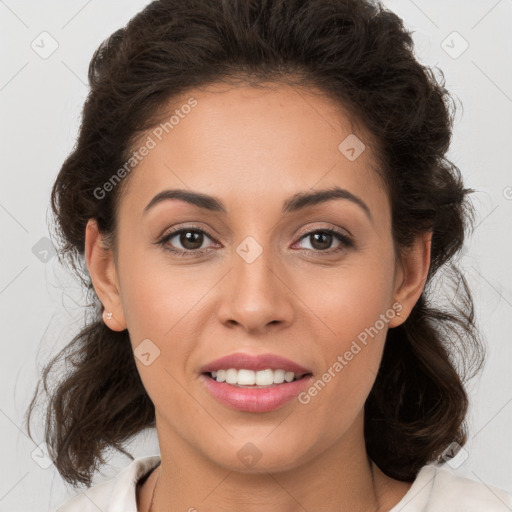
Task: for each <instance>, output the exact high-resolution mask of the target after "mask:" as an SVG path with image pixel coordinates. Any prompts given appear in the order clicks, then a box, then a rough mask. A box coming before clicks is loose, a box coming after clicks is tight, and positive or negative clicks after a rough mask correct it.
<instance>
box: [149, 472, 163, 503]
mask: <svg viewBox="0 0 512 512" xmlns="http://www.w3.org/2000/svg"><path fill="white" fill-rule="evenodd" d="M161 473H162V467H161V466H160V469H159V470H158V476H157V477H156V482H155V487H153V493H152V494H151V503H150V504H149V511H148V512H151V511H152V510H153V500H154V499H155V491H156V486H157V485H158V480H159V479H160V474H161Z"/></svg>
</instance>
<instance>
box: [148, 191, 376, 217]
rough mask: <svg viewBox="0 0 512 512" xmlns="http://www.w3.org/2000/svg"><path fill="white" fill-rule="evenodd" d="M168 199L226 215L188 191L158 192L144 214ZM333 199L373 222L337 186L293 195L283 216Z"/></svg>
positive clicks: (204, 197)
mask: <svg viewBox="0 0 512 512" xmlns="http://www.w3.org/2000/svg"><path fill="white" fill-rule="evenodd" d="M168 199H180V200H181V201H185V202H187V203H189V204H192V205H194V206H197V207H199V208H202V209H204V210H209V211H212V212H220V213H227V210H226V208H225V206H224V205H223V203H222V201H220V200H218V199H217V198H215V197H213V196H210V195H207V194H202V193H200V192H192V191H190V190H183V189H174V190H163V191H162V192H159V193H158V194H157V195H156V196H155V197H153V199H151V201H150V202H149V203H148V204H147V205H146V207H145V208H144V214H145V213H146V212H148V211H149V210H150V209H151V208H153V207H154V206H156V205H157V204H159V203H161V202H162V201H166V200H168ZM333 199H345V200H348V201H351V202H352V203H354V204H356V205H358V206H359V207H360V208H361V209H362V210H363V211H364V212H365V214H366V216H367V217H368V218H369V219H370V221H372V222H373V218H372V214H371V211H370V208H369V207H368V205H367V204H366V203H365V202H364V201H363V200H362V199H360V198H359V197H357V196H355V195H354V194H352V192H349V191H348V190H346V189H343V188H340V187H337V186H335V187H332V188H329V189H323V190H316V191H314V192H298V193H297V194H294V195H293V196H291V197H290V198H289V199H287V200H286V201H285V202H284V203H283V214H289V213H293V212H296V211H299V210H303V209H304V208H307V207H309V206H315V205H317V204H321V203H325V202H327V201H331V200H333Z"/></svg>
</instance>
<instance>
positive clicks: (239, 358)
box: [201, 352, 311, 377]
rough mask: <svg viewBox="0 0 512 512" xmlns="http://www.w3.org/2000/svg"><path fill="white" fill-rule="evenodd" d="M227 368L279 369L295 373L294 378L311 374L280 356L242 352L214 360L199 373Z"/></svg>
mask: <svg viewBox="0 0 512 512" xmlns="http://www.w3.org/2000/svg"><path fill="white" fill-rule="evenodd" d="M229 368H236V369H247V370H254V371H258V370H266V369H267V368H270V369H272V370H278V369H281V370H285V371H287V372H293V373H295V376H296V377H302V376H303V375H305V374H307V373H311V371H310V370H308V369H307V368H304V367H303V366H301V365H300V364H298V363H296V362H294V361H291V360H290V359H286V358H285V357H282V356H278V355H275V354H259V355H257V356H256V355H252V354H244V353H242V352H238V353H236V354H230V355H228V356H224V357H221V358H219V359H215V361H211V362H210V363H208V364H206V365H204V366H203V367H202V368H201V373H208V372H212V371H216V370H228V369H229Z"/></svg>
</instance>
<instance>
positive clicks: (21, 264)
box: [0, 0, 512, 512]
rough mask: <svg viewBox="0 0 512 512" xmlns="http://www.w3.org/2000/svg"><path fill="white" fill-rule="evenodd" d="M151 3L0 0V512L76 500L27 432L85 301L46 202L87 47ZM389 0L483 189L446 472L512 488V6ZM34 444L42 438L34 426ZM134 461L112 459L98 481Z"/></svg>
mask: <svg viewBox="0 0 512 512" xmlns="http://www.w3.org/2000/svg"><path fill="white" fill-rule="evenodd" d="M146 3H147V2H143V1H140V0H129V1H123V2H114V1H113V0H109V1H101V2H100V1H98V0H89V1H84V0H68V1H66V2H55V1H40V2H36V1H24V2H20V1H15V0H5V1H2V0H0V29H1V31H0V34H1V38H2V44H1V45H0V52H1V63H2V65H1V66H0V119H1V125H0V144H1V154H2V159H1V164H2V165H1V171H0V172H1V179H2V186H1V188H0V222H1V233H2V251H1V263H0V269H1V274H0V306H1V314H2V322H1V328H2V335H1V343H2V357H1V358H0V365H1V369H0V376H1V377H0V378H1V402H0V432H1V434H2V435H1V436H0V446H1V453H0V461H1V475H0V511H1V512H3V511H13V512H14V511H23V512H28V511H44V510H49V509H53V508H55V507H57V506H58V505H59V504H61V503H62V501H64V500H65V499H66V498H67V497H69V496H72V495H74V494H75V493H76V491H75V490H74V489H72V488H68V487H67V486H66V485H64V483H63V481H62V479H61V478H60V476H59V474H58V473H57V471H56V470H55V467H54V466H53V465H52V464H51V461H48V460H47V459H46V457H45V454H44V446H43V447H39V448H38V447H37V445H36V444H34V443H33V442H32V441H31V440H30V439H29V438H28V437H27V435H26V433H25V432H24V430H23V428H22V418H23V414H24V412H25V410H26V407H27V405H28V402H29V399H30V398H31V397H32V393H33V390H34V388H35V384H36V381H37V378H38V372H39V369H40V368H41V367H42V365H43V364H44V363H45V362H46V361H47V359H48V358H49V357H50V356H51V355H53V354H55V353H56V351H57V350H58V349H59V348H61V347H62V346H64V344H65V343H67V342H68V341H70V340H71V338H72V336H73V334H74V333H75V332H76V331H77V329H78V327H79V326H80V322H81V319H82V306H83V303H84V299H83V296H82V293H81V290H80V288H79V286H78V284H77V282H76V281H74V280H73V277H72V276H71V275H70V274H69V273H68V272H66V271H65V270H63V269H62V268H61V267H60V265H59V263H58V261H57V258H56V257H54V254H53V252H52V250H51V247H50V246H49V245H48V240H47V237H48V224H47V221H49V219H50V216H49V194H50V189H51V185H52V183H53V180H54V178H55V176H56V174H57V172H58V170H59V168H60V166H61V164H62V162H63V160H64V158H65V157H66V155H67V154H68V153H69V151H70V150H71V148H72V146H73V144H74V141H75V137H76V134H77V129H78V126H79V115H80V111H81V108H82V104H83V102H84V100H85V97H86V94H87V91H88V88H87V68H88V64H89V60H90V58H91V56H92V54H93V52H94V50H95V49H96V48H97V46H98V45H99V43H100V42H101V41H102V40H103V39H104V38H106V37H107V36H108V35H110V34H111V33H112V32H113V31H114V30H115V29H117V28H118V27H120V26H122V25H124V24H125V23H126V22H127V21H128V20H129V19H130V18H131V17H132V16H133V15H134V14H135V13H136V12H138V11H139V10H140V9H141V8H142V7H143V6H144V5H146ZM385 5H387V6H388V7H389V8H390V9H391V10H393V11H394V12H396V13H397V14H398V15H399V16H401V17H402V18H403V19H404V22H405V24H406V26H407V27H408V28H409V29H410V30H413V31H414V40H415V43H416V53H417V56H418V58H419V60H420V61H421V62H422V63H423V64H426V65H429V66H439V67H440V68H441V69H442V70H443V71H444V73H445V77H446V85H447V87H448V89H449V90H450V91H451V92H452V93H453V94H454V95H455V96H456V97H457V98H459V100H460V101H461V102H462V104H463V105H464V108H463V109H462V108H460V107H459V108H458V113H457V117H456V126H455V131H454V139H453V143H452V146H451V150H450V154H449V157H450V158H451V159H452V160H453V161H454V162H455V163H456V165H458V166H459V167H460V169H461V170H462V172H463V174H464V177H465V180H466V185H467V186H469V187H472V188H474V189H476V190H477V191H478V192H477V194H475V195H474V201H475V204H476V206H477V211H478V219H477V222H476V224H477V228H476V230H475V232H474V234H473V236H472V237H471V239H470V240H469V241H468V242H467V246H466V247H465V249H464V256H463V258H462V265H463V266H464V268H465V270H466V276H467V278H468V280H469V282H470V284H471V286H472V288H473V290H474V296H475V299H476V307H477V313H478V317H479V322H480V325H481V328H482V330H483V333H484V336H485V338H486V344H487V347H488V359H487V364H486V366H485V368H484V371H483V373H482V374H481V376H480V377H479V378H477V379H475V380H473V381H472V382H471V385H470V387H469V390H470V395H471V410H470V415H469V426H470V433H469V437H470V441H469V442H468V444H467V445H466V446H465V450H466V451H467V452H460V453H459V455H458V458H457V459H455V462H454V463H453V466H457V467H456V468H455V469H454V470H455V471H456V472H457V473H458V474H461V475H464V476H468V477H470V478H472V479H474V480H478V481H482V482H484V483H486V484H488V485H495V486H498V487H501V488H503V489H505V490H507V491H508V492H510V493H512V470H511V462H512V437H511V435H510V432H512V377H511V371H510V366H511V362H512V340H511V337H510V331H511V327H512V321H511V317H512V287H511V283H512V281H511V276H512V269H511V265H510V262H511V261H512V258H511V255H512V240H511V233H512V231H511V224H512V223H511V216H512V172H511V164H510V147H511V143H512V140H511V133H512V115H511V114H512V66H511V61H510V55H511V50H512V44H511V43H512V36H511V30H510V27H511V26H512V0H499V1H497V0H478V1H476V0H473V1H467V0H456V1H455V0H451V1H444V2H441V1H439V2H432V1H427V0H416V1H412V0H388V1H386V2H385ZM43 32H46V33H47V34H42V35H41V33H43ZM454 32H457V34H454ZM56 45H58V47H56ZM466 45H468V47H467V49H465V47H466ZM54 47H56V49H55V51H53V53H51V51H52V50H53V49H54ZM50 53H51V55H50ZM34 437H35V439H36V440H37V441H38V443H39V442H41V441H42V429H39V430H37V429H36V431H34ZM129 448H130V449H131V450H132V454H133V455H134V456H136V457H138V456H143V455H152V454H156V453H158V444H157V442H156V436H155V433H154V432H151V431H149V432H146V433H144V434H141V435H140V436H139V437H138V438H137V439H136V440H134V442H133V443H132V444H131V445H130V446H129ZM46 463H47V464H46ZM128 463H129V459H127V458H126V457H125V456H122V455H119V454H113V457H112V459H111V461H110V464H109V465H108V466H107V467H105V469H104V471H103V472H102V473H101V474H99V475H97V479H96V482H99V481H100V480H103V479H105V478H110V477H112V476H114V475H115V474H117V472H118V471H119V469H120V468H122V467H124V466H125V465H126V464H128ZM46 466H47V467H46Z"/></svg>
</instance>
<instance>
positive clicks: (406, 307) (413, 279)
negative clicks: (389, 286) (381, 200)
mask: <svg viewBox="0 0 512 512" xmlns="http://www.w3.org/2000/svg"><path fill="white" fill-rule="evenodd" d="M431 245H432V231H427V232H426V233H423V234H420V235H418V236H417V237H416V238H415V240H414V243H413V244H412V246H411V247H408V248H406V249H404V250H403V251H401V254H400V256H399V258H398V269H397V272H396V278H395V294H394V297H395V301H396V302H399V303H400V304H401V306H402V307H401V309H398V308H397V311H398V313H400V316H398V315H397V316H395V317H394V318H393V319H391V320H390V321H389V327H396V326H398V325H400V324H401V323H403V322H405V320H406V319H407V317H408V316H409V314H410V312H411V310H412V308H413V307H414V305H415V304H416V302H417V301H418V299H419V298H420V295H421V293H422V292H423V289H424V287H425V282H426V280H427V274H428V269H429V267H430V249H431Z"/></svg>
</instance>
